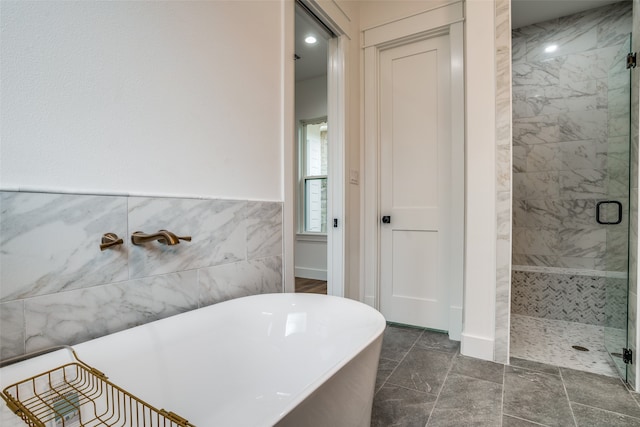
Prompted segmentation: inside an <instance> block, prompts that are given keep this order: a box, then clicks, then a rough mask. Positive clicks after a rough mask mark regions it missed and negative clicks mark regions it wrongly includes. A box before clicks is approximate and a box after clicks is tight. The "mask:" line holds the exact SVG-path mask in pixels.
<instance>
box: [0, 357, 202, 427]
mask: <svg viewBox="0 0 640 427" xmlns="http://www.w3.org/2000/svg"><path fill="white" fill-rule="evenodd" d="M69 349H70V350H71V352H72V353H73V356H74V357H75V359H76V361H77V363H68V364H66V365H63V366H59V367H57V368H54V369H52V370H50V371H47V372H44V373H41V374H38V375H36V376H33V377H31V378H28V379H26V380H23V381H20V382H18V383H16V384H13V385H10V386H9V387H7V388H5V389H4V390H3V391H2V398H3V399H4V400H5V401H6V403H7V406H8V407H9V409H11V410H12V411H13V412H14V413H15V414H16V415H17V416H19V417H20V418H21V419H22V420H23V421H24V422H25V423H26V424H27V425H29V426H32V427H81V426H92V427H93V426H122V427H141V426H149V427H195V426H193V424H190V423H189V422H188V421H187V420H185V419H184V418H182V417H180V416H178V415H176V414H175V413H173V412H168V411H165V410H164V409H160V410H159V409H156V408H155V407H153V406H151V405H149V404H148V403H146V402H144V401H143V400H141V399H139V398H137V397H136V396H134V395H132V394H131V393H129V392H127V391H126V390H123V389H122V388H120V387H118V386H117V385H115V384H113V383H112V382H110V381H109V380H108V379H107V377H106V376H105V374H104V373H102V372H100V371H99V370H97V369H95V368H92V367H91V366H89V365H87V364H86V363H84V362H82V361H81V360H80V359H78V356H77V355H76V353H75V351H74V350H73V349H71V348H69Z"/></svg>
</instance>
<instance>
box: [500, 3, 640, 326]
mask: <svg viewBox="0 0 640 427" xmlns="http://www.w3.org/2000/svg"><path fill="white" fill-rule="evenodd" d="M631 22H632V18H631V2H620V3H616V4H613V5H607V6H604V7H600V8H597V9H592V10H589V11H585V12H582V13H578V14H575V15H571V16H568V17H564V18H559V19H555V20H551V21H547V22H543V23H540V24H535V25H530V26H527V27H523V28H520V29H516V30H514V31H513V41H512V43H513V255H512V256H513V260H512V261H513V272H512V309H511V310H512V313H515V314H520V315H526V316H532V317H541V318H546V319H555V320H565V321H571V322H580V323H587V324H591V325H599V326H604V325H605V324H607V325H617V326H619V327H620V328H626V322H627V318H626V317H627V313H626V300H627V295H626V292H627V279H626V275H627V262H628V261H627V260H628V248H627V236H628V206H629V200H628V197H629V160H628V159H629V121H628V120H629V113H628V104H629V88H628V84H629V74H628V71H627V70H625V68H624V58H625V56H626V54H627V52H628V50H627V49H628V40H629V33H630V32H631ZM608 200H615V201H618V202H620V203H621V204H622V206H623V209H622V216H623V217H622V218H621V219H622V221H621V223H620V224H617V225H601V224H599V223H598V222H597V221H596V206H597V203H598V202H602V201H608ZM616 216H617V207H616V205H614V204H605V205H603V206H602V209H601V212H600V219H601V220H603V221H615V219H616V218H615V217H616ZM616 299H619V300H620V301H619V303H620V305H621V306H622V307H623V309H622V310H608V309H607V310H605V305H607V307H611V306H612V305H611V302H612V301H614V300H616ZM607 300H608V302H606V304H605V301H607Z"/></svg>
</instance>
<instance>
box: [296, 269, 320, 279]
mask: <svg viewBox="0 0 640 427" xmlns="http://www.w3.org/2000/svg"><path fill="white" fill-rule="evenodd" d="M296 277H301V278H303V279H314V280H327V270H319V269H317V268H305V267H296Z"/></svg>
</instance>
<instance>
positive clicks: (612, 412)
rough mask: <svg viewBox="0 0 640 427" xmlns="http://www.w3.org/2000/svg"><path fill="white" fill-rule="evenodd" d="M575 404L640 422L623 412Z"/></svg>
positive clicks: (638, 418)
mask: <svg viewBox="0 0 640 427" xmlns="http://www.w3.org/2000/svg"><path fill="white" fill-rule="evenodd" d="M569 403H571V402H569ZM573 403H575V404H576V405H580V406H584V407H585V408H591V409H595V410H596V411H602V412H607V413H609V414H613V415H619V416H622V417H626V418H632V419H634V420H640V417H634V416H633V415H628V414H623V413H622V412H615V411H611V410H609V409H604V408H598V407H597V406H591V405H586V404H584V403H578V402H573Z"/></svg>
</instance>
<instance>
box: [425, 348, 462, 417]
mask: <svg viewBox="0 0 640 427" xmlns="http://www.w3.org/2000/svg"><path fill="white" fill-rule="evenodd" d="M459 354H460V348H458V351H456V352H455V354H454V355H453V356H452V357H451V363H450V364H449V369H447V374H446V375H445V376H444V381H442V385H441V386H440V390H439V391H438V396H437V397H436V400H435V402H433V407H432V408H431V411H429V418H427V424H426V425H425V427H428V426H429V423H430V422H431V420H432V418H431V416H432V415H433V411H435V410H436V406H437V405H438V401H439V400H440V395H441V394H442V391H443V390H444V386H445V384H447V380H448V379H449V374H450V373H451V369H453V364H454V363H455V359H456V357H457V356H458V355H459Z"/></svg>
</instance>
